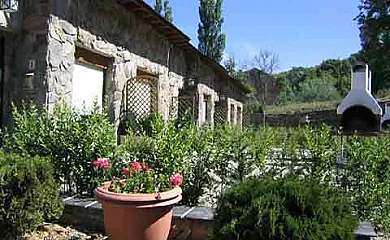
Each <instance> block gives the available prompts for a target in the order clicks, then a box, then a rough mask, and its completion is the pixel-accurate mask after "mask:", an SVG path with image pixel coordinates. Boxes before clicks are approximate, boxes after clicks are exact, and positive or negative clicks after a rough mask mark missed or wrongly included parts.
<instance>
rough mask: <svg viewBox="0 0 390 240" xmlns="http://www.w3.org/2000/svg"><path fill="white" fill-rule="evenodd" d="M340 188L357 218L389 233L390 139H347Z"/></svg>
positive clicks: (383, 137) (386, 137)
mask: <svg viewBox="0 0 390 240" xmlns="http://www.w3.org/2000/svg"><path fill="white" fill-rule="evenodd" d="M345 148H346V150H347V151H346V152H345V153H346V154H345V155H346V163H345V166H344V171H343V175H342V176H343V177H342V178H341V185H342V186H343V187H344V188H345V189H346V190H347V191H348V192H349V193H350V195H351V199H352V206H353V208H354V210H355V212H356V215H357V216H358V217H359V218H360V219H361V220H364V221H370V222H371V223H373V224H374V225H375V226H376V227H378V228H382V229H381V230H383V231H385V232H387V233H389V231H390V161H389V160H390V152H389V149H390V138H389V137H388V136H380V137H372V138H371V137H370V138H367V137H357V136H355V137H351V138H349V139H347V140H346V144H345Z"/></svg>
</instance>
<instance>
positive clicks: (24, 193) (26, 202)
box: [0, 150, 63, 239]
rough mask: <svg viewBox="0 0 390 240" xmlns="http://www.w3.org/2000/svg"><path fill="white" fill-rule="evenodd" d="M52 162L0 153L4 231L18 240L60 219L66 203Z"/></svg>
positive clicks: (0, 218)
mask: <svg viewBox="0 0 390 240" xmlns="http://www.w3.org/2000/svg"><path fill="white" fill-rule="evenodd" d="M53 173H54V172H53V168H52V166H51V163H50V161H48V160H47V159H44V158H40V157H21V156H18V155H16V154H8V153H4V152H3V151H2V150H1V151H0V229H2V230H1V235H2V237H3V239H15V238H16V237H17V236H21V235H23V234H24V233H26V232H28V231H31V230H33V229H35V228H36V227H37V226H38V225H39V224H41V223H42V222H43V221H44V220H50V219H54V218H57V217H59V216H60V215H61V214H62V210H63V203H62V201H61V199H60V197H59V190H58V189H59V186H58V184H57V183H56V182H55V180H54V178H53Z"/></svg>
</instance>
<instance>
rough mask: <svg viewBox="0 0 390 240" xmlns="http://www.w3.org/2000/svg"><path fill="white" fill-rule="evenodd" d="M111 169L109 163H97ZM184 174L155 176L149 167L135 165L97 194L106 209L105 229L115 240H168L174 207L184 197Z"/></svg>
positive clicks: (97, 165) (139, 163)
mask: <svg viewBox="0 0 390 240" xmlns="http://www.w3.org/2000/svg"><path fill="white" fill-rule="evenodd" d="M94 165H95V166H96V167H97V168H103V169H106V168H108V160H107V159H98V160H96V161H95V162H94ZM182 181H183V178H182V176H181V175H180V174H174V175H172V176H169V175H168V176H166V175H163V174H158V175H157V174H155V172H154V171H153V170H152V169H150V167H149V166H148V165H146V164H145V163H141V162H138V161H134V162H132V163H131V164H130V166H128V167H126V168H124V169H123V171H122V176H121V177H120V178H114V179H112V180H111V181H107V182H104V183H103V184H102V185H100V186H98V187H97V188H96V189H95V191H94V193H95V197H96V198H97V200H98V201H99V202H100V203H101V204H102V206H103V212H104V227H105V230H106V234H107V235H108V236H109V238H110V239H111V240H129V239H132V240H166V239H167V238H168V235H169V230H170V227H171V220H172V208H173V205H174V204H176V203H178V202H179V201H180V200H181V198H182V196H181V193H182V190H181V188H180V185H181V183H182Z"/></svg>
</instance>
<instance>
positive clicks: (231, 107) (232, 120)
mask: <svg viewBox="0 0 390 240" xmlns="http://www.w3.org/2000/svg"><path fill="white" fill-rule="evenodd" d="M234 111H235V109H234V104H230V123H232V124H235V122H234V120H235V119H234Z"/></svg>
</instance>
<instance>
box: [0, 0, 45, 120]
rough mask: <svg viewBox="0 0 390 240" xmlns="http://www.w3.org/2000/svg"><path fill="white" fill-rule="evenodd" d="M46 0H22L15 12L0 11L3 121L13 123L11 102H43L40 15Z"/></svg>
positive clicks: (43, 55)
mask: <svg viewBox="0 0 390 240" xmlns="http://www.w3.org/2000/svg"><path fill="white" fill-rule="evenodd" d="M47 2H48V0H40V1H38V0H25V1H21V2H20V6H19V11H18V12H15V13H12V14H4V13H3V12H0V25H1V30H2V36H3V37H4V41H5V42H4V50H5V52H4V83H3V84H4V85H3V87H4V89H3V93H2V97H3V99H2V101H3V102H2V112H1V115H2V125H5V126H7V125H10V124H12V114H11V111H12V108H11V106H12V104H15V105H19V104H20V103H21V102H22V101H25V102H29V101H34V102H36V103H38V104H44V103H45V102H46V87H47V86H46V76H45V75H46V60H45V59H46V52H47V26H46V24H45V20H42V19H46V18H47V14H48V12H47V11H46V12H45V6H47ZM29 66H30V67H29Z"/></svg>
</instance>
